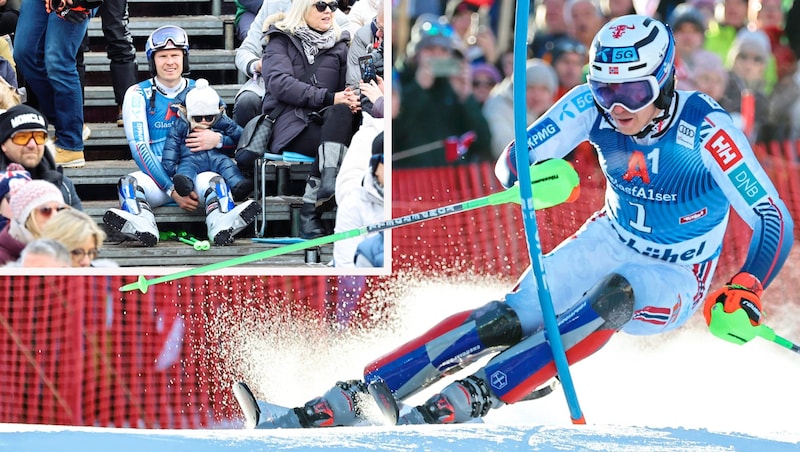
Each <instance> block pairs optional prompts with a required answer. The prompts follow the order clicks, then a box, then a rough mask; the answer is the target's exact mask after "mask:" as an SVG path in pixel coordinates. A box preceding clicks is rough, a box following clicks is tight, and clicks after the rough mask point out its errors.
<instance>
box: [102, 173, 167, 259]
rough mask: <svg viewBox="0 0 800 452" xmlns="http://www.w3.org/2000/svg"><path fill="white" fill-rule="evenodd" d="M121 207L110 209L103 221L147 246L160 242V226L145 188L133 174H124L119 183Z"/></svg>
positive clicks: (118, 191) (118, 190) (118, 192)
mask: <svg viewBox="0 0 800 452" xmlns="http://www.w3.org/2000/svg"><path fill="white" fill-rule="evenodd" d="M117 194H118V196H119V205H120V208H119V209H114V208H112V209H108V211H106V213H105V215H103V222H104V223H105V224H106V225H108V227H110V228H111V229H113V230H116V231H119V232H121V233H123V234H125V235H126V236H127V237H130V238H133V239H135V240H138V241H140V242H141V243H142V244H144V245H145V246H156V244H157V243H158V226H156V219H155V216H153V211H152V209H150V204H148V202H147V199H146V198H145V195H144V190H143V189H142V188H141V187H139V185H138V184H137V183H136V179H135V178H134V177H132V176H123V177H121V178H120V179H119V183H118V184H117Z"/></svg>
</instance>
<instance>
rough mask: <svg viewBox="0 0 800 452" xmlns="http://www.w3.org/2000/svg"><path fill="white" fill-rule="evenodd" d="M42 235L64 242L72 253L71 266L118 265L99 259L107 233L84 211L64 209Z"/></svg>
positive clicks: (70, 253) (55, 216) (48, 224)
mask: <svg viewBox="0 0 800 452" xmlns="http://www.w3.org/2000/svg"><path fill="white" fill-rule="evenodd" d="M42 237H43V238H47V239H52V240H55V241H57V242H59V243H61V244H63V245H64V246H65V247H66V249H67V251H68V252H69V255H70V263H71V265H70V266H71V267H117V266H118V265H117V264H116V263H115V262H113V261H110V260H108V259H97V256H98V254H99V252H100V249H101V248H102V247H103V241H104V240H105V239H106V233H105V232H104V231H103V230H102V229H101V228H100V227H99V226H98V225H97V223H96V222H95V221H94V220H93V219H92V217H90V216H89V215H86V214H85V213H83V212H79V211H77V210H75V209H66V210H62V211H60V212H58V213H56V214H55V215H53V218H51V219H50V221H48V222H47V224H46V225H45V226H44V228H42Z"/></svg>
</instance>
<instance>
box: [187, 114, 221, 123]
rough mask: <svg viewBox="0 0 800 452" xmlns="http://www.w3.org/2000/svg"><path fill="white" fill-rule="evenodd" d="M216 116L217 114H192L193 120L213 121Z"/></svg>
mask: <svg viewBox="0 0 800 452" xmlns="http://www.w3.org/2000/svg"><path fill="white" fill-rule="evenodd" d="M216 118H217V115H200V116H192V119H193V120H194V122H203V121H205V122H214V119H216Z"/></svg>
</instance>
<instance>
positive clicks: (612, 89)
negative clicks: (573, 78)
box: [589, 79, 658, 113]
mask: <svg viewBox="0 0 800 452" xmlns="http://www.w3.org/2000/svg"><path fill="white" fill-rule="evenodd" d="M654 85H655V80H652V79H645V80H636V81H632V82H623V83H605V82H598V81H594V80H591V79H590V80H589V87H590V88H591V90H592V95H593V96H594V99H595V100H596V101H597V103H598V104H599V105H600V106H601V107H603V109H605V110H611V108H612V107H614V105H616V104H619V105H621V106H622V107H624V108H625V109H626V110H628V111H630V112H631V113H636V112H637V111H639V110H641V109H643V108H644V107H646V106H648V105H650V104H651V103H653V102H654V101H655V100H656V97H657V96H658V87H656V86H654Z"/></svg>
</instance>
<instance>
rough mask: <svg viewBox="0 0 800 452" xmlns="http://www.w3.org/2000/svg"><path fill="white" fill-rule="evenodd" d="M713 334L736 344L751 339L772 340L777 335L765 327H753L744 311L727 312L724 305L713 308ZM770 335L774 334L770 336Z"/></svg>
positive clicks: (711, 322)
mask: <svg viewBox="0 0 800 452" xmlns="http://www.w3.org/2000/svg"><path fill="white" fill-rule="evenodd" d="M708 329H709V330H710V331H711V334H713V335H714V336H717V337H718V338H720V339H723V340H726V341H728V342H732V343H734V344H738V345H741V344H744V343H745V342H750V340H751V339H753V338H754V337H757V336H761V337H763V338H764V339H768V340H771V339H770V336H773V337H774V335H775V333H774V332H773V331H772V330H771V329H770V328H768V327H765V326H764V325H755V326H754V325H753V324H752V323H751V322H750V317H748V315H747V312H745V310H744V309H737V310H735V311H733V312H725V308H724V307H723V305H722V303H717V304H715V305H714V306H713V307H712V308H711V321H710V322H709V323H708ZM770 333H772V334H771V335H770Z"/></svg>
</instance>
